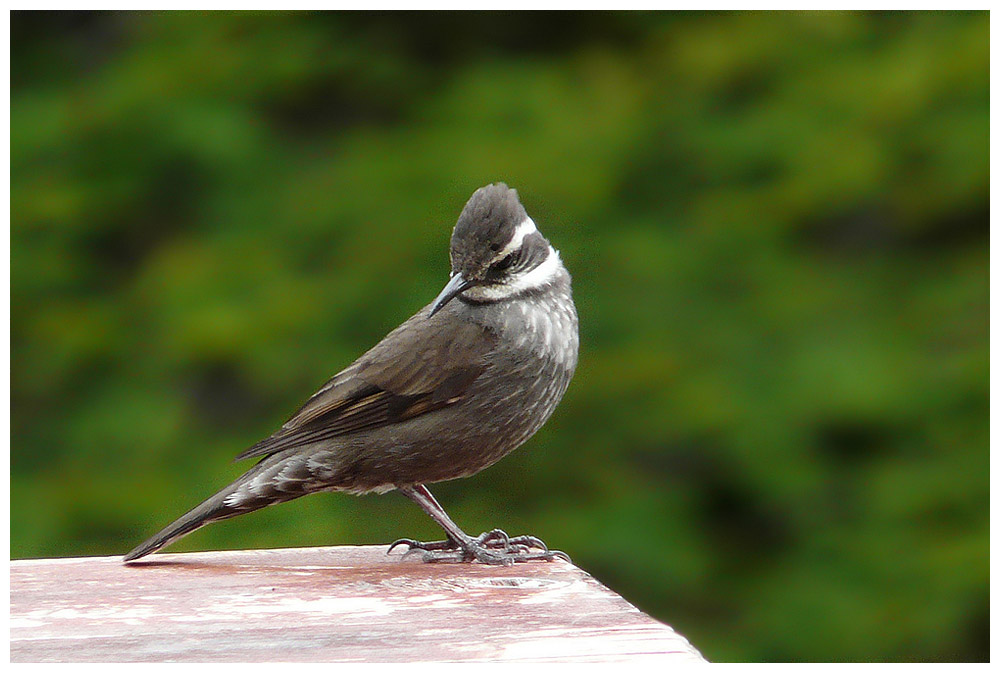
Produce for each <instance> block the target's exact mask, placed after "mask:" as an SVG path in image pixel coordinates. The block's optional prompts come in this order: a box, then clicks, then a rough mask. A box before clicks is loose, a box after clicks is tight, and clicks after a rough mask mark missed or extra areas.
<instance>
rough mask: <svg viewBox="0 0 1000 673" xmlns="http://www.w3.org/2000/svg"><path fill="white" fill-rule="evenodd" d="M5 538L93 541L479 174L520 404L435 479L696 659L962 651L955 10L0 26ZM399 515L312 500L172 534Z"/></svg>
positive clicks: (318, 377) (975, 391)
mask: <svg viewBox="0 0 1000 673" xmlns="http://www.w3.org/2000/svg"><path fill="white" fill-rule="evenodd" d="M11 56H12V64H11V77H12V101H11V197H12V198H11V250H12V252H11V281H12V291H11V302H12V307H11V317H12V327H11V331H12V349H13V358H12V411H13V413H12V450H11V554H12V556H14V557H31V556H66V555H84V554H120V553H123V552H125V551H126V550H128V549H129V548H131V547H132V546H133V545H134V544H135V543H137V542H139V541H140V540H141V539H142V538H144V537H145V536H146V535H148V534H150V533H152V532H154V531H155V530H157V529H159V528H160V527H161V526H162V525H164V524H166V523H168V522H169V521H170V520H172V519H173V518H174V517H175V516H177V515H179V514H181V513H182V512H183V511H185V510H186V509H187V508H189V507H190V506H192V505H194V504H196V503H197V502H199V501H200V500H201V499H202V498H204V497H206V496H208V495H209V494H210V493H212V492H213V491H214V490H215V489H216V488H218V487H220V486H222V485H223V484H224V483H225V482H227V480H229V479H231V478H233V477H235V476H236V475H237V474H238V473H239V472H240V471H241V470H242V469H244V468H245V467H246V466H245V465H234V464H232V463H231V462H230V460H229V459H230V458H231V457H232V456H233V455H235V454H236V453H238V452H239V451H241V450H242V449H244V448H246V447H247V446H248V445H249V444H251V443H253V442H254V441H256V440H257V439H259V438H260V437H262V436H264V435H267V434H269V433H270V432H271V431H272V430H273V429H274V428H275V427H276V426H277V425H278V424H280V423H281V422H282V421H283V420H284V419H285V417H286V416H287V415H288V414H290V413H291V412H292V411H293V410H294V409H295V408H296V407H297V406H298V404H299V403H300V402H302V401H303V400H304V399H305V397H306V396H308V395H309V394H311V393H312V392H313V390H314V389H315V388H316V387H317V386H318V385H320V384H321V383H322V382H323V381H324V380H325V379H326V378H327V377H328V376H330V375H332V374H333V373H335V372H336V371H338V370H339V369H340V368H342V367H343V366H345V365H347V364H348V363H350V362H351V361H352V359H353V358H354V357H356V356H357V355H358V354H360V353H361V352H362V351H363V350H365V349H366V348H367V347H369V346H370V345H372V344H373V343H374V342H375V341H376V340H378V339H379V338H380V337H381V336H383V335H384V334H385V333H386V332H387V331H388V330H389V329H391V328H392V327H394V326H395V325H396V324H398V323H399V322H400V321H402V320H403V319H405V318H406V317H408V316H409V315H410V314H412V313H413V312H414V311H415V310H416V309H417V308H419V307H420V306H422V305H423V304H425V303H426V302H427V301H429V300H430V299H431V298H433V296H434V295H435V293H436V292H437V291H438V289H439V288H440V287H441V286H442V284H443V282H444V280H445V279H446V277H447V272H448V258H447V244H448V237H449V235H450V228H451V226H452V225H453V224H454V221H455V218H456V217H457V215H458V212H459V210H460V209H461V207H462V205H463V204H464V202H465V200H466V199H467V198H468V196H469V195H470V194H471V193H472V191H473V190H474V189H475V188H477V187H479V186H481V185H483V184H485V183H487V182H491V181H495V180H504V181H506V182H508V183H509V184H511V185H512V186H514V187H517V188H518V189H519V190H520V193H521V197H522V200H523V202H524V203H525V205H526V207H527V209H528V211H529V212H530V213H531V214H532V215H533V217H534V219H535V220H536V221H537V222H538V223H539V224H540V226H541V227H542V229H543V231H544V232H545V233H546V235H547V236H548V237H549V238H550V240H551V241H552V242H553V243H554V244H555V246H556V247H558V248H560V249H561V251H562V256H563V259H564V260H565V261H566V263H567V265H568V266H569V268H570V270H571V271H572V273H573V274H574V287H575V294H576V299H577V306H578V308H579V312H580V320H581V336H582V352H581V359H580V367H579V370H578V373H577V376H576V380H575V381H574V383H573V385H572V386H571V387H570V391H569V393H568V395H567V397H566V399H565V400H564V402H563V404H562V406H561V408H560V410H559V411H558V412H557V413H556V415H555V417H554V418H553V419H552V421H551V422H550V423H549V424H548V425H547V427H545V428H544V429H543V430H542V431H541V432H540V433H539V434H538V435H537V436H536V437H535V438H534V439H533V440H532V441H531V442H530V443H529V444H528V445H527V446H526V447H525V448H524V449H522V450H520V451H518V452H515V453H514V454H513V455H511V456H510V457H509V458H507V459H506V460H504V461H502V462H501V463H500V464H498V465H496V466H495V467H493V468H491V469H490V470H487V471H485V472H483V473H481V474H479V475H477V476H476V477H473V478H470V479H467V480H462V481H459V482H453V483H449V484H443V485H440V486H438V487H437V488H436V489H435V492H436V493H437V495H438V497H439V498H440V499H441V501H442V502H443V503H444V504H445V506H446V507H447V508H448V511H449V512H450V513H451V514H452V516H453V517H454V518H455V519H456V520H457V521H459V522H460V524H461V525H463V526H464V527H465V528H466V529H467V530H469V531H478V530H482V529H487V528H490V527H492V526H496V525H501V526H503V527H505V528H507V529H508V530H509V531H511V532H514V533H516V532H531V533H535V534H538V535H540V536H542V537H544V538H545V539H546V540H548V541H549V542H550V543H552V544H553V545H555V546H557V547H559V548H561V549H565V550H566V551H568V552H569V553H570V554H571V555H572V556H573V558H574V560H575V561H576V562H577V563H578V564H579V565H580V566H582V567H583V568H585V569H587V570H589V571H591V572H592V573H593V574H594V575H595V576H596V577H598V578H599V579H601V580H602V581H604V582H605V583H606V584H608V585H610V586H611V587H612V588H614V589H615V590H617V591H618V592H619V593H621V594H623V595H624V596H625V597H626V598H628V599H629V600H631V601H632V602H634V603H635V604H637V605H638V606H639V607H641V608H642V609H644V610H646V611H648V612H649V613H651V614H652V615H654V616H656V617H658V618H660V619H663V620H664V621H668V622H669V623H671V624H673V625H675V626H676V627H677V628H678V629H679V630H680V631H681V632H682V633H685V634H686V635H688V636H689V637H690V638H691V640H692V641H693V642H694V643H695V644H696V645H697V646H698V647H700V648H701V649H702V650H703V652H704V653H705V654H706V656H707V657H709V658H710V659H713V660H835V661H845V660H986V659H987V657H988V629H989V627H988V625H989V608H988V591H989V574H988V573H989V571H988V541H989V525H988V522H989V519H988V500H989V498H988V494H989V486H988V475H989V463H988V432H989V425H988V415H987V414H988V367H989V348H988V334H989V328H988V317H987V315H988V308H989V285H988V277H987V273H988V237H989V234H988V220H989V196H988V193H989V152H988V146H989V135H988V133H989V15H988V13H986V12H980V13H879V14H858V13H832V14H831V13H791V14H768V13H744V12H741V13H710V14H701V13H696V14H688V13H664V14H643V13H612V14H583V13H554V14H549V13H533V14H519V13H503V14H496V13H477V14H457V13H456V14H411V15H400V14H384V13H380V14H367V13H351V14H347V13H344V14H341V13H327V14H307V13H274V14H264V13H212V14H205V13H97V14H90V13H87V14H66V13H27V12H15V13H14V14H13V16H12V50H11ZM404 535H407V536H415V537H425V538H435V537H437V536H439V531H437V530H435V527H434V524H433V522H431V521H430V520H429V519H428V518H427V517H426V516H424V515H423V513H421V512H420V511H419V510H418V509H417V508H415V507H413V506H412V504H411V503H409V502H408V501H406V500H405V499H404V498H401V497H399V496H398V495H395V494H392V495H387V496H384V497H366V498H360V499H359V498H352V497H348V496H344V495H336V494H333V495H319V496H313V497H310V498H304V499H302V500H299V501H296V502H293V503H289V504H286V505H282V506H281V507H277V508H271V509H268V510H264V511H261V512H258V513H255V514H253V515H249V516H246V517H241V518H238V519H235V520H233V521H230V522H225V523H221V524H216V525H213V526H210V527H208V528H206V529H204V530H202V531H200V532H198V533H196V534H194V535H192V536H190V537H188V538H186V539H185V540H183V541H182V542H181V543H179V544H177V545H176V546H175V547H174V548H173V550H175V551H177V550H184V549H187V550H191V549H209V548H223V547H255V546H261V547H264V546H272V547H273V546H284V545H288V546H304V545H324V544H373V543H386V542H388V541H390V540H392V539H394V538H397V537H400V536H404Z"/></svg>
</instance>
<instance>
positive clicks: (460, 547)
mask: <svg viewBox="0 0 1000 673" xmlns="http://www.w3.org/2000/svg"><path fill="white" fill-rule="evenodd" d="M399 491H400V492H401V493H402V494H403V495H405V496H406V497H408V498H409V499H410V500H412V501H413V502H415V503H417V504H418V505H420V508H421V509H422V510H424V511H425V512H427V515H428V516H430V517H431V518H432V519H434V521H436V522H437V524H438V525H439V526H441V527H442V528H443V529H444V531H445V533H447V534H448V539H447V540H441V541H438V542H418V541H416V540H409V539H402V540H396V541H395V542H393V543H392V544H391V545H390V546H389V551H392V550H393V549H394V548H395V547H396V546H397V545H406V546H407V547H409V551H408V552H407V553H409V552H410V551H417V550H419V551H422V552H423V559H424V561H426V562H429V563H433V562H442V561H444V562H452V563H463V562H464V563H468V562H471V561H474V560H475V561H479V562H480V563H487V564H489V565H511V564H513V563H518V562H521V561H535V560H540V561H551V560H553V559H556V558H561V559H565V560H567V561H569V556H567V555H566V554H565V553H563V552H561V551H550V550H549V548H548V547H547V546H545V543H544V542H542V541H541V540H539V539H538V538H536V537H534V536H531V535H519V536H518V537H513V538H512V537H510V536H508V535H507V533H505V532H503V531H502V530H500V529H499V528H495V529H493V530H491V531H489V532H486V533H483V534H482V535H480V536H479V537H476V538H474V537H471V536H470V535H467V534H466V533H465V532H464V531H463V530H462V529H461V528H459V527H458V524H456V523H455V522H454V521H452V520H451V517H449V516H448V514H447V513H446V512H445V511H444V508H443V507H441V505H440V504H438V501H437V500H435V499H434V496H433V495H431V492H430V491H429V490H427V487H426V486H424V485H423V484H414V485H413V486H400V487H399ZM533 548H534V549H540V550H541V551H537V552H533V551H531V549H533Z"/></svg>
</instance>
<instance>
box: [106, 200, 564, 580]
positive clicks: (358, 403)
mask: <svg viewBox="0 0 1000 673" xmlns="http://www.w3.org/2000/svg"><path fill="white" fill-rule="evenodd" d="M449 256H450V262H451V274H450V276H449V279H448V281H447V283H446V284H445V285H444V289H442V290H441V291H440V293H439V294H438V295H437V297H436V298H435V299H434V300H433V301H432V302H430V303H429V304H427V305H426V306H424V307H423V308H422V309H420V310H419V311H417V313H416V314H415V315H413V316H412V317H411V318H409V319H408V320H406V321H405V322H403V323H402V324H401V325H400V326H399V327H397V328H396V329H394V330H393V331H391V332H390V333H389V334H388V335H387V336H386V337H385V338H384V339H383V340H382V341H380V342H379V343H378V344H376V345H375V346H374V347H373V348H371V349H370V350H369V351H367V352H366V353H364V354H363V355H362V356H361V357H359V358H358V359H357V360H356V361H355V362H354V363H353V364H351V365H350V366H348V367H347V368H345V369H344V370H343V371H341V372H340V373H338V374H337V375H336V376H334V377H333V378H331V379H330V380H329V381H327V382H326V384H325V385H323V386H322V387H321V388H320V389H319V390H318V391H317V392H316V393H315V394H314V395H313V396H312V397H310V398H309V399H308V400H307V401H306V402H305V404H303V405H302V407H301V408H300V409H299V410H298V411H296V412H295V413H294V414H293V415H292V417H291V418H289V419H288V421H287V422H286V423H284V425H282V426H281V427H280V428H279V429H278V430H277V431H276V432H275V433H274V434H272V435H271V436H270V437H267V438H266V439H264V440H262V441H260V442H257V443H256V444H254V445H253V446H251V447H250V448H248V449H247V450H245V451H243V452H242V453H240V454H239V455H238V456H237V457H236V460H243V459H248V458H257V459H259V461H258V462H257V463H256V464H255V465H253V466H252V467H251V468H250V469H249V470H247V471H246V472H245V473H244V474H243V475H242V476H240V477H239V478H237V479H236V480H235V481H234V482H232V483H231V484H229V485H228V486H226V487H225V488H223V489H222V490H220V491H219V492H218V493H216V494H215V495H213V496H211V497H210V498H208V499H207V500H205V501H204V502H202V503H201V504H200V505H198V506H197V507H195V508H194V509H192V510H190V511H189V512H187V513H186V514H184V515H183V516H181V517H180V518H179V519H177V520H176V521H174V522H173V523H171V524H170V525H169V526H167V527H166V528H164V529H163V530H162V531H160V532H159V533H157V534H156V535H154V536H153V537H151V538H149V539H148V540H146V541H145V542H143V543H142V544H140V545H139V546H137V547H136V548H135V549H133V550H132V551H130V552H129V553H128V554H126V555H125V556H124V557H123V562H125V563H131V562H133V561H136V560H137V559H140V558H141V557H143V556H146V555H147V554H150V553H152V552H155V551H157V550H159V549H161V548H163V547H165V546H166V545H168V544H170V543H172V542H174V541H175V540H177V539H178V538H180V537H181V536H183V535H186V534H188V533H190V532H192V531H194V530H196V529H198V528H200V527H202V526H204V525H206V524H209V523H213V522H215V521H220V520H223V519H229V518H232V517H234V516H239V515H241V514H246V513H248V512H252V511H254V510H258V509H260V508H262V507H266V506H269V505H274V504H278V503H282V502H286V501H289V500H293V499H295V498H298V497H301V496H304V495H308V494H311V493H315V492H319V491H343V492H347V493H351V494H363V493H372V492H374V493H386V492H389V491H392V490H397V491H399V492H400V493H402V494H403V495H405V496H407V497H408V498H409V499H410V500H412V501H413V502H415V503H416V504H417V505H419V506H420V508H421V509H423V511H424V512H426V513H427V514H428V515H429V516H430V517H431V518H432V519H433V520H434V521H435V522H437V524H438V525H439V526H441V528H443V529H444V531H445V533H446V539H444V540H440V541H434V542H420V541H417V540H413V539H409V538H403V539H400V540H396V541H395V542H394V543H392V544H391V545H390V546H389V549H388V551H389V552H391V551H392V550H393V549H394V548H396V547H398V546H403V547H405V548H406V552H405V554H404V555H406V554H410V553H418V554H420V555H421V556H422V560H424V561H426V562H455V563H462V562H474V561H478V562H480V563H485V564H490V565H511V564H513V563H519V562H524V561H533V560H546V561H551V560H554V559H557V558H562V559H566V560H569V557H568V556H567V555H566V554H565V553H564V552H561V551H556V550H550V549H549V548H548V547H547V546H546V545H545V543H544V542H542V541H541V540H540V539H539V538H537V537H534V536H532V535H519V536H516V537H512V536H509V535H507V533H505V532H504V531H503V530H502V529H499V528H496V529H493V530H490V531H488V532H486V533H483V534H481V535H479V536H477V537H473V536H471V535H468V534H466V533H465V532H464V531H463V530H462V529H461V528H459V526H458V525H457V524H455V523H454V522H453V521H452V519H451V518H450V517H449V516H448V514H447V513H446V512H445V510H444V509H443V508H442V507H441V505H440V504H439V503H438V502H437V500H436V499H435V498H434V496H433V495H432V494H431V492H430V490H429V489H428V488H427V484H432V483H437V482H442V481H448V480H452V479H458V478H462V477H468V476H470V475H473V474H475V473H477V472H479V471H480V470H483V469H485V468H487V467H489V466H490V465H493V464H494V463H496V462H497V461H498V460H500V459H501V458H503V457H504V456H506V455H507V454H508V453H510V452H511V451H513V450H514V449H516V448H517V447H519V446H520V445H522V444H523V443H524V442H525V441H527V440H528V438H530V437H531V436H532V435H533V434H534V433H535V432H536V431H537V430H538V429H539V428H540V427H541V426H542V425H543V424H544V423H545V422H546V421H547V420H548V418H549V417H550V416H551V414H552V412H553V411H554V410H555V408H556V406H557V405H558V404H559V402H560V400H561V399H562V397H563V395H564V393H565V392H566V390H567V387H568V386H569V383H570V380H571V379H572V377H573V373H574V371H575V370H576V366H577V358H578V350H579V341H580V339H579V328H578V317H577V312H576V306H575V304H574V302H573V296H572V289H571V278H570V275H569V272H568V271H567V270H566V267H565V266H564V265H563V263H562V261H561V259H560V255H559V252H558V251H557V250H556V249H555V248H553V247H552V245H551V244H550V243H549V241H548V240H547V239H546V238H545V237H544V236H543V235H542V234H541V232H540V231H539V230H538V227H537V226H536V225H535V222H534V221H533V220H532V219H531V218H530V217H529V216H528V214H527V212H526V211H525V208H524V206H523V205H522V204H521V201H520V199H519V197H518V194H517V190H515V189H512V188H510V187H508V186H507V185H506V184H504V183H502V182H497V183H493V184H489V185H486V186H484V187H481V188H480V189H477V190H476V191H475V192H474V193H473V194H472V196H471V197H470V198H469V200H468V202H467V203H466V204H465V207H464V208H463V209H462V211H461V213H460V215H459V217H458V220H457V222H456V224H455V226H454V229H453V230H452V235H451V241H450V252H449ZM387 553H388V552H387Z"/></svg>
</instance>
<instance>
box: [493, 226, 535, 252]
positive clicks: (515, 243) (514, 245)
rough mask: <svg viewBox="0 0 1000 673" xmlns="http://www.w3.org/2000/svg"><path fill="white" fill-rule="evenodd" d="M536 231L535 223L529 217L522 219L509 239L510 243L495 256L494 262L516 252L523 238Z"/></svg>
mask: <svg viewBox="0 0 1000 673" xmlns="http://www.w3.org/2000/svg"><path fill="white" fill-rule="evenodd" d="M536 231H538V227H536V226H535V221H534V220H532V219H531V218H530V217H526V218H524V220H523V221H522V222H521V224H519V225H517V229H515V230H514V237H513V238H511V239H510V243H508V244H507V245H506V246H504V248H503V250H501V251H500V252H498V253H497V254H496V257H494V258H493V259H494V260H498V259H503V258H504V257H506V256H507V255H509V254H510V253H512V252H514V251H515V250H518V249H519V248H520V247H521V244H522V243H524V237H525V236H530V235H531V234H533V233H535V232H536Z"/></svg>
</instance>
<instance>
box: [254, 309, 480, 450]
mask: <svg viewBox="0 0 1000 673" xmlns="http://www.w3.org/2000/svg"><path fill="white" fill-rule="evenodd" d="M442 317H443V316H439V317H438V318H437V319H428V318H427V312H426V311H421V312H420V313H418V314H417V315H415V316H413V317H412V318H410V319H409V320H408V321H406V322H405V323H403V324H402V325H400V326H399V327H397V328H396V329H395V330H394V331H392V332H390V333H389V335H388V336H386V338H385V339H383V340H382V341H380V342H379V343H378V344H377V345H376V346H375V347H374V348H372V349H371V350H370V351H368V352H367V353H365V354H364V355H362V356H361V357H360V358H358V360H357V361H356V362H355V363H354V364H352V365H351V366H349V367H348V368H347V369H345V370H344V371H342V372H340V373H339V374H337V375H336V376H334V377H333V378H332V379H330V380H329V381H328V382H327V383H326V385H324V386H323V387H322V388H320V389H319V391H317V392H316V394H315V395H313V396H312V397H311V398H309V400H308V401H307V402H306V403H305V404H304V405H303V406H302V408H301V409H299V410H298V411H297V412H295V414H294V415H293V416H292V417H291V418H290V419H288V421H287V422H286V423H285V424H284V425H283V426H281V429H280V430H278V431H277V432H275V433H274V434H273V435H271V436H270V437H268V438H267V439H265V440H263V441H260V442H258V443H257V444H254V445H253V446H251V447H250V448H249V449H247V450H246V451H244V452H243V453H241V454H240V455H238V456H237V457H236V460H242V459H244V458H253V457H256V456H266V455H270V454H273V453H277V452H278V451H283V450H285V449H290V448H293V447H297V446H302V445H304V444H310V443H313V442H317V441H322V440H325V439H330V438H332V437H337V436H340V435H346V434H349V433H352V432H357V431H359V430H365V429H370V428H377V427H380V426H384V425H390V424H392V423H399V422H401V421H404V420H407V419H410V418H414V417H416V416H420V415H422V414H426V413H430V412H432V411H435V410H437V409H442V408H444V407H447V406H450V405H452V404H455V403H457V402H458V401H460V400H461V399H462V396H463V395H464V393H465V391H466V390H467V389H468V388H469V386H470V385H471V384H472V382H473V381H475V380H476V379H477V378H478V377H479V375H480V374H482V373H483V371H484V370H485V369H486V367H487V364H486V356H487V354H488V353H489V352H490V351H491V350H492V349H493V347H494V345H495V337H494V336H493V335H492V334H491V333H490V332H488V331H486V330H484V329H483V328H482V327H480V326H478V325H475V324H472V323H459V324H458V325H457V326H455V327H451V326H448V325H447V322H445V321H442V320H441V318H442Z"/></svg>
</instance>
